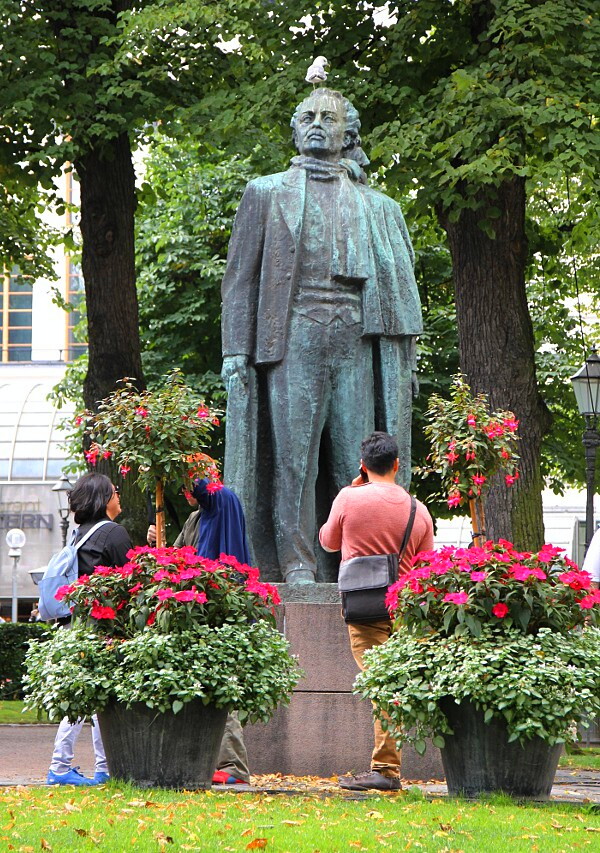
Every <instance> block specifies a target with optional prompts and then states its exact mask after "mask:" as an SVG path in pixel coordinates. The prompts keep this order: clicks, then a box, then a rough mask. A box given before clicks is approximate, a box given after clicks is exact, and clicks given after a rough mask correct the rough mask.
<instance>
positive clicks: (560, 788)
mask: <svg viewBox="0 0 600 853" xmlns="http://www.w3.org/2000/svg"><path fill="white" fill-rule="evenodd" d="M55 732H56V726H53V725H24V724H19V725H0V786H7V785H9V786H12V785H44V784H45V781H46V773H47V771H48V763H49V761H50V755H51V753H52V744H53V741H54V735H55ZM76 763H77V764H79V765H80V767H81V771H82V772H83V773H84V774H85V775H93V771H94V755H93V751H92V737H91V732H90V727H89V726H85V727H84V729H83V731H82V733H81V736H80V738H79V742H78V744H77V752H76ZM407 785H416V786H417V787H419V788H420V789H421V790H422V791H423V793H425V794H426V795H427V796H431V797H439V796H445V795H446V794H447V790H446V786H445V784H443V782H441V781H421V780H405V781H404V786H405V787H406V786H407ZM219 787H221V786H219ZM227 789H228V790H236V791H239V792H240V793H241V792H242V791H257V792H262V791H268V792H269V793H292V792H294V793H302V794H305V793H320V794H324V795H327V794H331V793H334V792H336V791H339V788H338V787H337V785H336V783H335V779H315V778H313V777H308V778H297V777H279V776H268V777H267V776H261V777H257V778H256V779H253V784H252V785H235V786H227ZM352 796H357V795H356V794H352ZM358 796H359V797H361V796H363V795H361V794H358ZM552 799H553V800H558V801H562V802H580V803H594V804H598V807H599V809H600V771H586V770H579V771H573V770H566V769H562V770H559V771H558V772H557V774H556V779H555V783H554V787H553V789H552Z"/></svg>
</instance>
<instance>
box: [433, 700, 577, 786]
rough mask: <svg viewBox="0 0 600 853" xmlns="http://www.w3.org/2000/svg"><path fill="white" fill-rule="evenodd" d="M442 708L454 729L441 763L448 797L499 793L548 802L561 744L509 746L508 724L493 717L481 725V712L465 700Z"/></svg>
mask: <svg viewBox="0 0 600 853" xmlns="http://www.w3.org/2000/svg"><path fill="white" fill-rule="evenodd" d="M440 707H441V709H442V711H443V712H444V714H445V715H446V717H447V718H448V722H449V723H450V726H451V727H452V729H453V731H454V734H453V735H444V740H445V741H446V745H445V747H444V748H443V749H442V750H441V752H442V763H443V765H444V770H445V772H446V782H447V783H448V793H449V794H451V795H454V796H465V797H476V796H477V795H478V794H485V793H493V792H495V791H503V792H504V793H506V794H510V795H512V796H513V797H523V798H528V799H535V800H547V799H548V798H549V796H550V791H551V789H552V783H553V781H554V776H555V774H556V768H557V766H558V759H559V758H560V754H561V751H562V744H560V743H559V744H555V745H554V746H550V745H549V744H548V743H546V741H544V740H542V739H541V738H539V737H534V738H532V739H531V740H527V741H524V743H523V744H521V743H519V741H513V742H512V743H508V732H507V730H506V723H505V722H504V721H503V720H499V719H498V718H496V717H493V718H492V720H491V721H490V722H489V723H484V721H483V711H478V710H477V709H476V708H475V706H474V705H472V704H471V702H468V701H466V700H464V701H463V702H461V703H460V704H459V705H457V704H456V702H455V701H454V699H452V698H447V699H442V700H441V702H440Z"/></svg>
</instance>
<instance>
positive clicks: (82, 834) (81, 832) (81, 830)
mask: <svg viewBox="0 0 600 853" xmlns="http://www.w3.org/2000/svg"><path fill="white" fill-rule="evenodd" d="M75 832H76V833H77V835H81V837H82V838H85V837H86V836H87V835H88V831H87V829H76V830H75Z"/></svg>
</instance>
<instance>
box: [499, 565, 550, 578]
mask: <svg viewBox="0 0 600 853" xmlns="http://www.w3.org/2000/svg"><path fill="white" fill-rule="evenodd" d="M508 571H509V572H510V574H511V575H512V576H513V577H514V579H515V580H517V581H526V580H528V579H529V578H537V579H538V580H540V581H545V580H546V578H547V575H546V573H545V572H543V571H542V570H541V569H530V568H528V567H527V566H519V565H516V566H511V567H510V568H509V570H508Z"/></svg>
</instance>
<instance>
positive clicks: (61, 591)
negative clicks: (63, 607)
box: [54, 584, 74, 601]
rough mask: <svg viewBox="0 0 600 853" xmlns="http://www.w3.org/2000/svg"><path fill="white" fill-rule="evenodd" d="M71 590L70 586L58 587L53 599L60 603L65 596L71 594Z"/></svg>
mask: <svg viewBox="0 0 600 853" xmlns="http://www.w3.org/2000/svg"><path fill="white" fill-rule="evenodd" d="M73 589H74V587H73V586H71V585H70V584H65V586H59V588H58V589H57V590H56V595H55V596H54V598H55V599H56V600H57V601H62V600H63V598H64V597H65V595H70V593H72V592H73Z"/></svg>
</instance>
